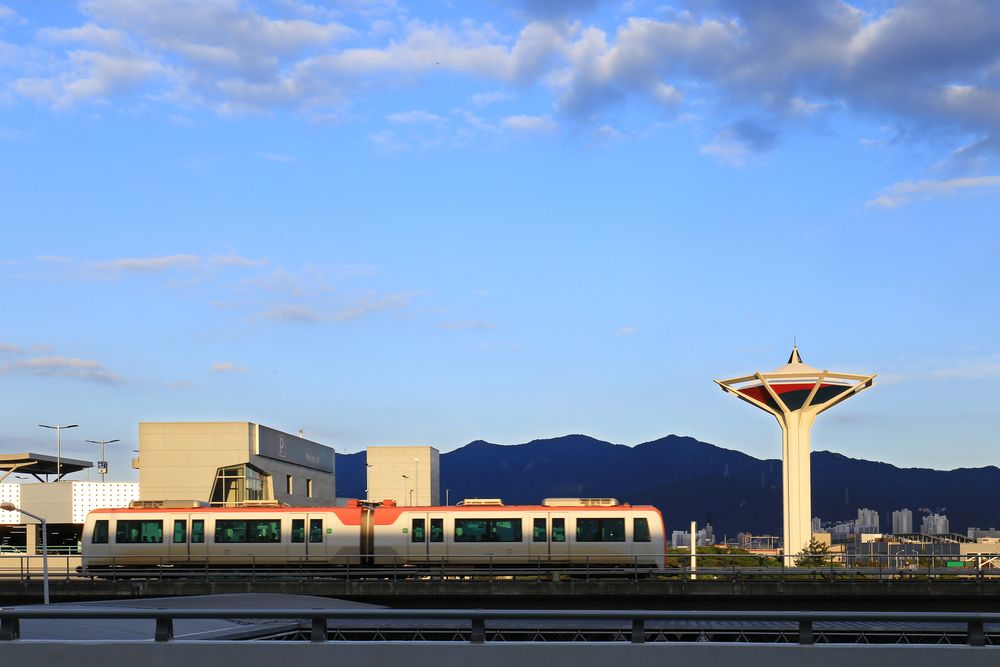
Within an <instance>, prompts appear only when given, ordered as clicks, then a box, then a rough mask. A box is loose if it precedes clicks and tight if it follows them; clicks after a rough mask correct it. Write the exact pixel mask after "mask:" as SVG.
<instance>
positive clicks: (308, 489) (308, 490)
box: [306, 479, 313, 498]
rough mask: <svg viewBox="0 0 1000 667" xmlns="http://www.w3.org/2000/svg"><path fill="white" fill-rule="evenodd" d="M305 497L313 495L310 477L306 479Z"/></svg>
mask: <svg viewBox="0 0 1000 667" xmlns="http://www.w3.org/2000/svg"><path fill="white" fill-rule="evenodd" d="M306 497H307V498H312V497H313V481H312V480H311V479H306Z"/></svg>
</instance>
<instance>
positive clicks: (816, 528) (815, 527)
mask: <svg viewBox="0 0 1000 667" xmlns="http://www.w3.org/2000/svg"><path fill="white" fill-rule="evenodd" d="M812 531H813V532H814V533H820V532H822V531H823V521H822V520H821V519H820V518H819V517H818V516H814V517H813V522H812Z"/></svg>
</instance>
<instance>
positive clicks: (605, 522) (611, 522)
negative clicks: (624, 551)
mask: <svg viewBox="0 0 1000 667" xmlns="http://www.w3.org/2000/svg"><path fill="white" fill-rule="evenodd" d="M576 541H577V542H624V541H625V519H577V520H576Z"/></svg>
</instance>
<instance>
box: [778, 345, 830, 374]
mask: <svg viewBox="0 0 1000 667" xmlns="http://www.w3.org/2000/svg"><path fill="white" fill-rule="evenodd" d="M820 372H821V371H820V370H819V369H818V368H813V367H812V366H810V365H809V364H806V363H803V362H802V357H801V356H799V348H798V347H793V348H792V353H791V354H790V355H789V356H788V363H787V364H785V365H784V366H778V367H777V368H775V369H774V370H772V371H768V372H767V374H768V375H770V374H771V373H782V374H795V375H806V376H808V375H819V374H820Z"/></svg>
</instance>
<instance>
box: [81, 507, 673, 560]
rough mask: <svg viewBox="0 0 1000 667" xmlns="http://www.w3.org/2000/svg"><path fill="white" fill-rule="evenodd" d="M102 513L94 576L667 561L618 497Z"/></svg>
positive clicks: (93, 537)
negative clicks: (178, 569) (128, 570)
mask: <svg viewBox="0 0 1000 667" xmlns="http://www.w3.org/2000/svg"><path fill="white" fill-rule="evenodd" d="M467 502H469V504H465V505H458V506H455V505H452V506H447V507H398V506H396V505H395V503H393V502H392V501H385V502H384V503H382V504H381V505H374V506H372V505H367V504H365V503H362V502H359V501H356V500H354V501H350V502H349V503H348V505H347V506H346V507H283V506H282V507H238V508H223V507H181V508H129V509H98V510H94V511H92V512H90V514H88V515H87V520H86V522H85V523H84V527H83V535H82V540H81V541H82V544H81V549H82V557H83V558H82V560H83V569H84V571H86V572H91V571H98V570H101V569H103V568H111V567H135V566H140V567H141V566H185V565H188V566H194V565H197V564H202V565H206V564H210V565H212V566H215V565H219V566H241V565H250V564H251V563H253V564H254V565H255V566H256V565H264V566H268V565H272V566H283V565H294V564H298V563H302V562H308V563H310V564H314V565H315V564H323V565H331V566H346V565H362V566H364V565H371V566H379V565H418V564H427V563H434V564H438V563H440V564H448V565H485V564H487V563H489V564H493V565H497V566H517V565H536V564H539V563H543V564H551V565H560V566H561V565H570V566H572V565H584V564H601V565H611V566H615V565H622V566H631V565H637V566H643V567H651V568H659V567H663V565H664V554H665V546H666V545H665V541H664V530H663V517H662V516H661V514H660V512H659V510H657V509H656V508H655V507H651V506H631V505H627V504H619V503H618V502H617V501H615V500H614V499H579V498H574V499H547V500H545V501H543V503H542V504H541V505H502V504H499V502H498V501H495V503H496V504H483V503H482V502H478V503H474V502H473V501H467Z"/></svg>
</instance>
